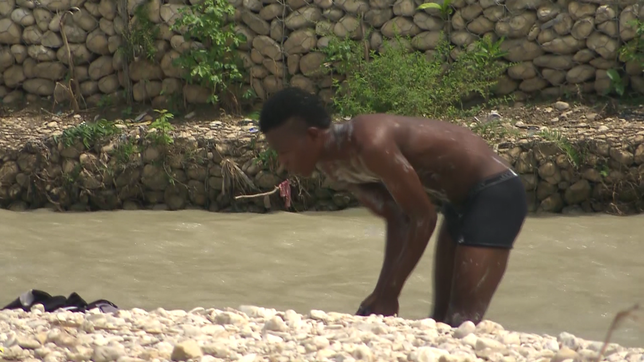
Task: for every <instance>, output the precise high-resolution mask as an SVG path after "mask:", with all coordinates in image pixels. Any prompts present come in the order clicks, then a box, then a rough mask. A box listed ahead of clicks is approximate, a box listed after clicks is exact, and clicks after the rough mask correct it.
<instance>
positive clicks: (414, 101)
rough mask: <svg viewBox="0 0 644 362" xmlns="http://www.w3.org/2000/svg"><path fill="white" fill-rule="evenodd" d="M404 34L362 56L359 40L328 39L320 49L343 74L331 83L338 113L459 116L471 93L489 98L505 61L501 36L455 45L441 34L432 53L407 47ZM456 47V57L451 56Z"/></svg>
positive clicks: (338, 71)
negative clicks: (457, 46)
mask: <svg viewBox="0 0 644 362" xmlns="http://www.w3.org/2000/svg"><path fill="white" fill-rule="evenodd" d="M405 40H407V41H410V39H404V38H401V37H397V38H396V39H394V40H392V41H391V42H387V41H386V42H385V43H384V44H383V47H382V48H381V49H380V52H376V51H373V50H372V51H371V56H370V59H364V56H363V55H361V52H362V53H364V48H363V47H362V44H361V43H359V42H357V41H353V40H350V39H338V38H333V39H331V41H330V42H329V46H328V47H325V48H323V49H321V51H322V52H324V53H325V54H326V55H327V59H328V61H329V62H331V63H333V64H334V65H335V66H334V69H333V71H336V72H337V73H339V74H342V75H345V79H344V80H343V81H341V82H336V87H337V88H338V91H337V92H336V95H335V98H334V99H333V103H334V106H335V108H336V110H337V111H338V112H339V113H340V114H341V115H343V116H351V115H355V114H359V113H392V114H403V115H408V116H424V117H441V118H443V117H445V116H448V117H450V116H457V115H463V114H464V110H465V108H466V107H464V105H463V102H464V100H465V99H468V98H469V99H472V98H474V97H476V96H478V97H480V98H482V99H483V103H486V102H489V101H490V98H491V95H492V90H493V88H494V86H495V85H496V83H497V80H498V79H499V76H500V75H502V74H503V73H504V72H505V70H506V69H507V67H508V66H509V64H507V63H503V62H500V61H499V59H500V58H501V57H502V56H503V55H504V54H505V53H504V52H503V51H501V48H500V46H501V43H502V41H503V39H500V40H498V41H493V40H492V39H490V38H488V37H484V38H483V39H482V40H480V41H478V42H476V43H473V44H472V45H470V46H469V47H468V49H455V47H454V46H452V45H450V44H449V42H448V41H447V39H445V37H441V40H440V41H439V43H438V46H437V47H436V49H435V52H434V54H433V56H431V57H429V56H427V55H426V54H423V53H421V52H417V51H409V49H408V46H406V45H407V44H406V43H407V42H406V41H405ZM456 52H458V54H459V55H458V56H457V57H456V59H454V60H453V61H451V58H450V57H451V56H452V55H453V54H455V53H456Z"/></svg>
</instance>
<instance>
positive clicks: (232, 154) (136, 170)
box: [0, 126, 644, 213]
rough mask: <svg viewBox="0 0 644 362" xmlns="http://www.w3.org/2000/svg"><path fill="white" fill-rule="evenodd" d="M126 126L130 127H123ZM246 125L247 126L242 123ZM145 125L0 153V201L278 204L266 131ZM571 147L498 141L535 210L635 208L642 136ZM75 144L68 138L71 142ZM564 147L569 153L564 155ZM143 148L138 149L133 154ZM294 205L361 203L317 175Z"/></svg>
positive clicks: (303, 182)
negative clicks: (154, 132)
mask: <svg viewBox="0 0 644 362" xmlns="http://www.w3.org/2000/svg"><path fill="white" fill-rule="evenodd" d="M121 127H122V128H126V126H121ZM247 128H248V127H247ZM146 132H147V131H146V129H145V126H136V127H131V128H127V130H126V131H123V134H121V135H118V136H115V137H112V139H111V140H105V141H101V142H100V143H99V144H96V145H90V146H92V147H91V148H90V149H87V148H86V147H85V146H84V145H83V143H82V142H80V141H79V140H76V141H75V144H73V145H71V146H65V144H70V143H63V141H62V140H60V139H58V140H57V141H55V140H54V139H53V138H49V139H47V140H45V141H42V142H34V141H32V142H29V143H28V144H27V145H26V146H24V147H23V148H22V149H20V150H18V149H16V150H8V149H4V150H0V204H1V206H2V207H3V208H8V209H11V210H16V211H18V210H25V209H28V208H38V207H45V206H48V207H54V208H58V209H60V210H75V211H81V210H82V211H84V210H113V209H121V208H124V209H138V208H150V209H171V210H176V209H184V208H202V209H209V210H211V211H251V212H265V211H267V210H268V209H271V210H283V209H285V208H284V200H283V199H281V198H280V195H279V193H273V194H272V195H270V196H267V197H256V198H247V199H239V200H234V199H233V198H232V196H233V195H240V194H249V193H250V194H256V193H260V192H265V191H271V190H274V188H275V185H277V184H279V183H280V182H282V181H283V180H284V179H285V178H286V177H287V176H286V175H285V174H284V173H276V172H273V171H271V170H270V169H271V167H272V161H271V157H270V154H269V153H267V152H266V151H263V147H264V141H263V140H262V136H257V135H255V134H252V133H249V132H248V131H247V130H246V129H238V130H233V131H230V130H226V129H219V130H216V131H213V130H211V129H209V128H208V127H207V126H205V127H200V126H193V127H192V128H191V129H190V131H186V130H183V131H181V132H178V133H177V134H176V135H175V136H174V143H173V144H172V145H171V146H167V147H166V146H155V145H154V144H150V143H149V142H148V141H146V140H147V139H148V138H147V137H146V134H147V133H146ZM580 138H582V140H581V141H579V142H577V143H575V144H565V143H562V142H561V141H556V142H548V141H545V140H543V139H540V138H539V137H534V136H533V137H532V138H530V139H527V138H523V139H520V140H518V141H516V142H506V143H502V144H500V145H498V152H499V153H500V154H501V155H503V157H505V158H506V159H507V160H508V161H510V162H511V164H512V165H513V167H514V168H515V170H516V171H517V172H518V173H520V175H521V179H522V180H523V183H524V185H525V189H526V193H527V195H528V198H529V200H530V205H531V206H530V209H531V210H532V211H546V212H564V213H569V212H575V211H584V212H594V211H601V212H604V211H607V212H611V213H633V212H639V210H640V209H641V206H642V201H641V200H642V199H643V198H642V195H644V181H643V180H644V132H641V131H640V132H639V134H637V133H635V132H633V136H629V137H625V136H623V135H619V134H608V135H600V136H598V137H593V138H590V137H580ZM72 141H73V140H72ZM563 150H565V151H563ZM139 151H140V152H139ZM290 180H291V190H292V195H293V205H292V208H290V210H292V211H305V210H338V209H343V208H346V207H349V206H353V205H357V204H356V201H355V199H354V198H353V197H352V195H351V194H349V193H347V192H346V191H344V190H342V188H341V187H339V186H338V185H334V184H333V183H332V182H330V181H329V180H326V179H324V178H323V177H321V176H320V175H314V177H312V178H310V179H297V178H291V179H290Z"/></svg>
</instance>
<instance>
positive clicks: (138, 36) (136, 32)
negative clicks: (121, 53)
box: [126, 0, 160, 62]
mask: <svg viewBox="0 0 644 362" xmlns="http://www.w3.org/2000/svg"><path fill="white" fill-rule="evenodd" d="M149 6H150V0H146V1H144V2H143V3H142V4H141V5H139V6H137V7H136V8H135V9H134V19H135V21H134V23H133V24H132V26H131V29H130V32H129V33H128V37H127V39H126V40H127V41H126V44H127V45H128V47H127V48H126V49H127V50H129V53H128V54H129V56H131V57H142V58H146V59H147V60H149V61H152V62H154V61H155V56H156V53H157V48H156V46H155V45H154V42H155V40H156V38H157V36H158V35H159V31H160V29H159V27H158V26H157V25H156V24H155V23H154V22H153V21H152V20H150V15H149V10H148V9H149Z"/></svg>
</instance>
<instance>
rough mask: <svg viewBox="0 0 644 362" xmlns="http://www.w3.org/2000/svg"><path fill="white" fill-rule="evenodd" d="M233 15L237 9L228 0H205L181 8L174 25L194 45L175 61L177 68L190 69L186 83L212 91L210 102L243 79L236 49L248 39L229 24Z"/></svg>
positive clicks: (216, 99)
mask: <svg viewBox="0 0 644 362" xmlns="http://www.w3.org/2000/svg"><path fill="white" fill-rule="evenodd" d="M234 14H235V8H234V7H233V6H232V5H231V4H230V3H229V2H228V1H227V0H204V1H202V2H200V3H198V4H194V5H191V6H190V7H185V8H182V9H181V10H180V17H179V18H178V19H177V21H176V22H175V23H174V24H173V25H172V29H173V30H176V31H179V32H181V33H183V37H184V39H185V40H186V41H189V42H193V43H192V44H191V46H190V48H189V49H188V50H186V51H185V52H183V53H182V54H181V55H180V56H179V57H178V58H176V59H175V60H174V65H175V66H177V67H179V68H180V69H187V70H188V72H187V73H186V74H185V75H184V77H185V78H186V81H188V82H189V83H194V82H197V83H199V84H200V85H202V86H204V87H207V88H209V89H210V90H211V95H210V97H209V101H210V102H211V103H216V102H217V101H218V100H219V97H218V95H219V94H221V92H223V91H225V90H227V88H228V87H229V86H230V84H231V83H235V82H238V81H241V80H242V79H243V76H242V74H241V72H240V69H241V68H242V67H241V66H240V61H239V58H238V57H237V55H236V52H235V50H236V49H237V47H238V46H239V44H241V42H243V41H245V40H246V37H245V36H244V35H243V34H239V33H236V32H235V31H234V29H233V24H232V23H227V20H228V19H229V18H231V17H232V16H233V15H234Z"/></svg>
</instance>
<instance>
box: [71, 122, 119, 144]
mask: <svg viewBox="0 0 644 362" xmlns="http://www.w3.org/2000/svg"><path fill="white" fill-rule="evenodd" d="M118 132H119V129H118V127H116V125H115V124H114V122H110V121H107V120H105V119H101V120H99V121H97V122H95V123H86V122H83V123H81V124H79V125H78V126H75V127H71V128H67V129H66V130H65V131H63V134H62V135H61V136H60V140H61V141H62V143H63V145H65V147H70V146H72V145H74V143H76V141H80V142H82V143H83V145H84V146H85V148H87V149H90V148H92V146H94V145H95V144H96V143H97V142H98V141H100V140H102V139H105V138H106V137H110V136H113V135H115V134H117V133H118Z"/></svg>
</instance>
